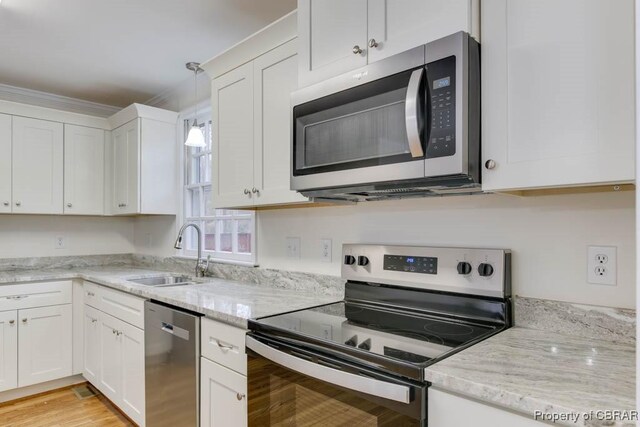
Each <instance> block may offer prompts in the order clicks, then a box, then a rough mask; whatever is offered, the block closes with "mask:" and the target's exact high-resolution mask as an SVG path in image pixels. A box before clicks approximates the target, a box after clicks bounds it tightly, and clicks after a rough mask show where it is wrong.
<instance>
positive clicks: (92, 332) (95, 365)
mask: <svg viewBox="0 0 640 427" xmlns="http://www.w3.org/2000/svg"><path fill="white" fill-rule="evenodd" d="M83 327H84V331H83V333H84V346H83V347H84V348H83V356H82V361H83V369H82V374H83V375H84V377H85V379H86V380H87V381H89V382H90V383H91V384H94V385H95V386H96V387H97V386H98V384H99V381H100V364H101V360H100V357H101V355H102V354H101V351H100V312H99V311H98V310H96V309H95V308H93V307H91V306H88V305H86V304H85V305H84V321H83Z"/></svg>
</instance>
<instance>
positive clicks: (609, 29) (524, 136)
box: [481, 0, 635, 190]
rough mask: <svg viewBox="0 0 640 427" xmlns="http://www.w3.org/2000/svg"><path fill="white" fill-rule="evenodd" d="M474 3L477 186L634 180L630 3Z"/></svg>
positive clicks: (500, 0)
mask: <svg viewBox="0 0 640 427" xmlns="http://www.w3.org/2000/svg"><path fill="white" fill-rule="evenodd" d="M481 7H482V11H481V12H482V13H481V17H482V22H481V26H482V31H483V33H482V150H483V161H485V162H486V161H487V160H490V159H491V160H493V161H494V162H495V166H493V167H492V169H488V168H487V167H486V166H485V167H483V174H482V181H483V188H484V189H486V190H510V189H519V188H541V187H553V186H572V185H589V184H600V183H615V182H632V181H633V179H634V131H635V124H634V114H635V106H634V92H633V90H630V88H633V87H634V2H633V0H620V1H615V2H611V1H607V0H587V1H585V0H564V1H561V2H559V1H554V0H521V1H508V0H483V1H482V6H481ZM612 73H613V76H615V77H612Z"/></svg>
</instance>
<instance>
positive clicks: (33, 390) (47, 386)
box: [0, 375, 87, 403]
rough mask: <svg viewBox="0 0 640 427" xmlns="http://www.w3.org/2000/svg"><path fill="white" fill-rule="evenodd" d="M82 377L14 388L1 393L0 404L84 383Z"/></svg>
mask: <svg viewBox="0 0 640 427" xmlns="http://www.w3.org/2000/svg"><path fill="white" fill-rule="evenodd" d="M86 381H87V380H85V379H84V377H83V376H82V375H74V376H72V377H65V378H60V379H57V380H53V381H47V382H46V383H40V384H34V385H30V386H27V387H21V388H14V389H12V390H7V391H3V392H2V393H0V403H3V402H10V401H12V400H16V399H22V398H23V397H28V396H32V395H34V394H40V393H45V392H47V391H51V390H55V389H58V388H63V387H67V386H70V385H74V384H81V383H84V382H86Z"/></svg>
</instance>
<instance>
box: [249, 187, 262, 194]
mask: <svg viewBox="0 0 640 427" xmlns="http://www.w3.org/2000/svg"><path fill="white" fill-rule="evenodd" d="M251 192H252V193H253V194H260V190H258V189H257V188H256V187H253V188H252V189H251Z"/></svg>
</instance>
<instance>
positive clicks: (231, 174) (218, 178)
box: [211, 62, 254, 207]
mask: <svg viewBox="0 0 640 427" xmlns="http://www.w3.org/2000/svg"><path fill="white" fill-rule="evenodd" d="M211 93H212V114H213V123H214V126H213V133H214V136H213V158H214V159H216V160H217V161H215V162H214V163H215V167H214V170H213V171H212V175H211V176H212V179H213V203H214V205H216V207H224V206H225V205H226V206H234V207H244V206H251V205H253V199H252V193H251V190H252V189H253V155H254V152H253V150H254V142H253V125H254V123H253V63H252V62H249V63H248V64H245V65H243V66H241V67H238V68H236V69H235V70H233V71H231V72H229V73H227V74H225V75H223V76H221V77H219V78H217V79H215V80H213V82H212V87H211Z"/></svg>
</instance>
